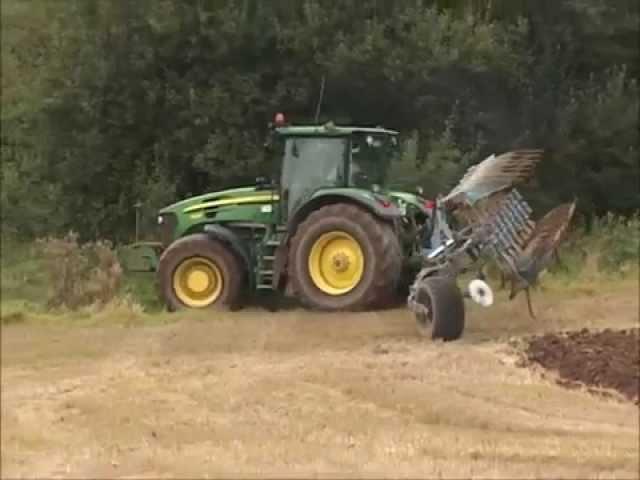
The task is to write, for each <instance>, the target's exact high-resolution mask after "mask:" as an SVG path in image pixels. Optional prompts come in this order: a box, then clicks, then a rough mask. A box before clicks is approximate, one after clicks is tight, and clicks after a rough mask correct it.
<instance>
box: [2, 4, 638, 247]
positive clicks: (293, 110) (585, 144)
mask: <svg viewBox="0 0 640 480" xmlns="http://www.w3.org/2000/svg"><path fill="white" fill-rule="evenodd" d="M638 11H639V7H638V2H637V1H635V0H633V1H631V0H619V1H616V2H601V1H600V0H581V1H574V0H558V1H554V2H548V1H540V2H530V1H527V2H525V1H516V0H491V1H489V0H486V1H484V0H479V1H476V0H474V1H471V2H470V1H468V0H460V1H458V0H448V1H444V0H424V1H387V0H336V1H334V2H320V1H318V0H295V1H293V0H282V1H278V2H261V1H257V0H229V1H225V2H204V1H195V0H180V1H178V0H136V1H135V2H131V1H127V0H108V1H107V0H96V1H91V2H87V1H86V0H66V1H64V2H59V1H55V0H33V1H30V2H22V1H18V0H5V1H4V2H3V6H2V16H3V25H2V26H3V48H2V62H3V63H2V66H3V75H2V87H3V108H2V138H1V140H2V157H3V158H2V161H3V169H2V175H3V177H2V198H1V201H2V209H3V222H2V228H3V230H4V231H8V232H14V233H20V234H22V235H24V236H26V237H30V238H33V237H34V236H42V235H46V234H49V233H52V234H53V233H55V234H57V235H60V234H62V233H63V232H65V231H68V230H70V229H73V230H74V231H77V232H79V234H80V236H81V238H83V239H97V238H109V239H110V240H112V241H114V242H120V241H125V240H128V239H130V238H131V236H132V232H133V228H134V205H136V204H137V203H138V202H142V203H143V213H144V214H145V215H147V217H151V218H152V217H153V212H154V210H155V209H156V208H158V207H159V206H161V205H163V204H166V203H168V202H171V201H173V200H175V199H176V198H179V197H183V196H186V195H189V194H195V193H200V192H203V191H205V190H208V189H216V188H221V187H223V186H226V185H228V184H239V183H248V182H252V181H253V180H254V178H255V177H256V176H258V175H262V174H265V173H267V174H273V173H275V172H274V171H273V170H271V169H270V167H269V165H268V163H267V159H265V158H264V156H263V149H262V142H263V137H264V134H265V130H266V125H267V122H268V121H269V120H271V118H272V115H273V114H274V112H276V111H279V110H282V111H284V112H285V113H286V114H287V116H288V117H289V118H290V119H291V120H292V121H294V122H297V123H299V122H307V121H312V120H313V117H314V114H315V110H316V104H317V101H318V95H319V90H320V83H321V78H322V77H323V76H325V78H326V89H325V94H324V101H323V104H322V109H321V112H320V121H325V120H328V119H333V120H335V121H336V122H338V123H364V124H368V125H376V124H383V125H385V126H388V127H392V128H397V129H400V130H401V131H402V132H403V136H404V138H405V140H408V139H412V140H413V142H412V143H411V146H412V147H414V148H413V149H412V152H413V153H410V154H409V157H410V158H408V159H407V164H406V165H408V168H407V169H405V171H404V172H399V173H403V178H398V179H397V180H398V182H404V183H413V184H415V183H416V182H419V183H420V184H422V185H423V186H424V187H425V189H426V190H427V192H428V193H429V194H430V195H434V194H435V193H436V192H439V191H442V190H444V189H447V188H449V187H450V186H451V183H452V182H453V181H454V180H455V179H456V178H457V177H458V176H459V174H460V173H461V172H462V171H463V170H464V169H465V168H466V167H467V166H468V165H469V164H470V163H471V162H476V161H478V160H480V159H481V158H483V157H484V156H486V155H489V154H491V153H494V152H496V153H498V152H502V151H505V150H508V149H510V148H514V147H536V148H544V149H546V150H547V152H548V161H547V162H545V165H544V168H543V169H542V170H541V172H540V178H539V181H540V185H539V189H538V190H537V191H536V192H534V193H535V194H536V195H535V202H536V206H540V207H542V208H543V209H548V208H549V207H550V206H552V205H554V204H556V203H557V202H558V201H561V200H566V199H568V198H572V196H573V195H574V194H575V195H578V200H579V208H580V209H581V213H583V214H586V215H588V216H593V215H600V216H601V215H603V214H605V213H606V212H609V211H611V212H614V213H616V214H625V215H628V214H630V213H633V211H634V210H637V209H638V208H640V192H638V176H639V168H640V167H639V165H638V162H637V155H638V150H637V143H638V130H637V119H638V105H639V99H638V84H637V82H636V79H637V78H638V75H639V74H640V65H639V62H638V43H637V36H638V19H639V14H638Z"/></svg>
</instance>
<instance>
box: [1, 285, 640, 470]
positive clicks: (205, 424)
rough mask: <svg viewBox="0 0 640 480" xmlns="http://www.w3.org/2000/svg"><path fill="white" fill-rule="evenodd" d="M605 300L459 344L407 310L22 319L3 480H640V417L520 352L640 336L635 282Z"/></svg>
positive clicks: (519, 304) (537, 301)
mask: <svg viewBox="0 0 640 480" xmlns="http://www.w3.org/2000/svg"><path fill="white" fill-rule="evenodd" d="M603 285H605V286H604V287H602V290H601V291H599V289H598V288H595V287H576V288H569V287H567V288H558V289H553V288H552V289H550V290H549V291H547V292H545V294H544V295H543V294H542V293H534V308H535V309H536V311H537V315H538V318H537V319H536V320H533V319H529V318H528V316H527V315H526V306H525V302H524V299H523V298H519V299H517V300H515V301H514V302H511V303H509V302H506V301H504V300H503V299H502V298H500V299H498V305H497V306H495V307H493V308H492V309H489V310H483V309H480V307H473V306H472V307H470V312H469V317H468V327H467V330H466V333H465V336H464V338H463V339H462V340H460V341H458V342H452V343H445V344H443V343H434V342H431V341H430V340H427V339H421V338H418V337H417V336H416V334H415V331H414V324H413V319H412V317H411V315H410V313H409V312H408V311H406V310H404V309H398V310H393V311H387V312H380V313H365V314H354V315H348V316H346V315H321V314H315V313H309V312H304V311H301V310H295V309H294V310H290V311H286V312H280V313H268V312H266V311H263V310H260V309H257V308H255V309H251V310H245V311H242V312H237V313H233V314H218V315H196V314H189V315H183V316H180V317H178V316H172V317H171V320H168V319H167V318H166V317H163V314H156V317H157V319H159V320H156V321H155V322H151V323H150V322H148V321H147V320H145V319H144V317H145V314H140V313H136V312H133V313H132V312H128V313H127V312H124V313H121V314H120V313H117V312H115V313H114V312H112V313H111V314H109V315H111V317H114V316H116V317H117V316H118V315H121V316H122V317H123V318H121V319H120V320H119V321H115V319H114V318H107V316H106V315H107V314H103V315H104V316H102V317H101V316H100V315H97V316H94V317H92V318H94V320H93V322H92V323H90V324H82V323H80V324H79V323H78V322H63V323H60V322H58V323H56V322H54V321H49V320H47V319H37V318H30V317H28V316H26V317H21V316H20V315H14V316H12V317H10V318H8V319H7V320H8V321H6V322H5V321H3V328H2V476H3V477H4V478H10V477H23V476H29V477H36V476H37V477H47V478H56V477H65V478H72V477H76V478H79V477H82V478H96V477H110V478H126V477H129V478H140V477H148V478H151V477H155V478H158V477H165V478H171V477H178V476H179V477H182V478H186V477H192V478H193V477H199V478H202V477H235V478H239V477H242V478H247V477H249V476H253V477H261V478H264V477H268V476H270V477H277V478H283V477H287V476H290V477H296V478H300V477H307V478H308V477H314V476H317V477H324V478H327V477H332V476H333V477H340V478H345V477H354V478H363V477H368V478H373V477H413V478H436V477H458V478H460V477H468V476H474V477H485V478H501V477H502V478H522V477H545V478H550V477H554V478H560V477H564V478H618V479H619V478H638V471H639V470H638V469H639V459H638V451H639V447H640V445H639V444H638V442H639V436H638V421H639V411H638V406H637V405H634V403H633V402H631V401H629V400H627V399H625V398H624V397H622V396H621V395H618V394H616V393H615V392H613V393H612V394H611V395H608V396H602V395H595V394H592V393H588V392H587V391H586V390H585V389H584V388H582V389H581V388H578V389H575V388H571V389H570V388H565V387H563V386H561V385H559V384H558V383H557V382H556V381H555V380H554V378H553V375H554V374H553V372H551V373H545V372H544V371H543V370H542V369H541V367H524V366H522V363H523V362H522V354H521V353H518V352H522V351H523V349H524V348H525V347H524V339H525V338H527V336H529V335H532V334H541V333H548V332H554V331H562V330H579V329H582V328H590V329H602V328H605V327H608V328H613V329H622V328H629V327H636V326H637V325H638V310H639V305H638V284H637V279H630V280H628V281H624V282H619V283H616V284H613V283H609V284H607V283H604V282H603ZM518 345H522V347H519V346H518ZM636 345H637V342H636ZM635 363H636V366H637V359H636V362H635ZM550 375H551V376H550Z"/></svg>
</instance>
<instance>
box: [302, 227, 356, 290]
mask: <svg viewBox="0 0 640 480" xmlns="http://www.w3.org/2000/svg"><path fill="white" fill-rule="evenodd" d="M309 274H310V275H311V280H312V281H313V283H314V284H315V285H316V287H318V288H319V289H320V290H322V291H323V292H324V293H327V294H329V295H343V294H345V293H347V292H349V291H351V290H353V289H354V288H355V287H356V286H357V285H358V283H359V282H360V280H361V279H362V275H363V274H364V254H363V253H362V248H360V245H359V244H358V242H357V241H356V240H355V239H354V238H353V237H352V236H351V235H349V234H347V233H345V232H328V233H325V234H323V235H322V236H321V237H320V238H318V240H316V242H315V243H314V244H313V246H312V247H311V253H310V255H309Z"/></svg>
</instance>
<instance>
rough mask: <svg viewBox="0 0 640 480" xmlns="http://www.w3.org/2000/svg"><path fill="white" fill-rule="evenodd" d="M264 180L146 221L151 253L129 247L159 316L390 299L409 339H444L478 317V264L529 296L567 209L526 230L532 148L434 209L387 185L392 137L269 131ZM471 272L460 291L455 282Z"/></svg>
mask: <svg viewBox="0 0 640 480" xmlns="http://www.w3.org/2000/svg"><path fill="white" fill-rule="evenodd" d="M267 143H268V145H270V146H271V147H270V151H271V154H272V155H273V158H275V159H276V160H277V161H276V162H275V163H276V165H277V167H274V172H273V178H277V181H275V182H273V183H271V182H268V181H267V180H265V179H262V180H260V181H257V182H256V185H254V186H250V187H243V188H233V189H229V190H223V191H219V192H213V193H208V194H206V195H201V196H197V197H193V198H188V199H186V200H183V201H181V202H178V203H175V204H173V205H171V206H169V207H166V208H164V209H162V210H161V211H160V212H159V215H158V224H159V227H160V232H161V245H160V249H161V251H162V253H161V254H160V257H159V259H157V258H156V259H155V260H154V258H153V257H154V251H155V250H153V248H155V247H154V246H153V245H152V246H149V245H146V244H143V245H139V247H140V248H139V249H138V250H139V251H140V252H146V256H147V257H149V259H148V262H147V264H149V265H152V266H156V265H157V269H156V270H157V275H158V280H159V286H160V291H161V295H162V297H163V299H164V301H165V302H166V304H167V306H168V308H169V309H170V310H172V311H175V310H180V309H203V308H211V307H216V308H217V307H223V308H228V309H235V308H238V307H241V306H242V305H243V304H245V303H246V301H247V296H248V295H251V294H254V293H256V292H259V291H266V292H271V293H284V294H285V296H291V297H295V298H297V299H298V300H300V301H302V302H303V304H305V305H306V306H307V307H309V308H312V309H318V310H324V311H345V310H351V311H352V310H372V309H379V308H384V307H385V306H387V305H391V304H393V303H395V301H396V300H400V299H402V300H403V301H405V302H406V305H407V306H408V308H409V309H410V310H411V311H412V312H413V313H414V316H415V319H416V323H417V327H418V331H419V332H420V333H421V334H423V335H427V336H430V337H431V338H433V339H443V340H455V339H458V338H459V337H460V336H461V335H462V333H463V330H464V325H465V303H464V300H465V298H469V299H472V300H473V301H474V302H475V303H477V304H479V305H481V306H484V307H489V306H491V305H492V304H493V298H494V295H493V292H492V290H491V288H490V286H489V285H488V284H487V283H486V282H485V275H484V267H485V266H486V265H487V264H488V263H493V264H495V265H497V266H498V267H499V268H500V270H501V273H502V278H503V280H508V281H509V282H510V283H511V291H510V294H509V299H513V298H514V297H515V296H516V295H517V294H518V292H520V291H524V292H525V293H526V296H527V304H528V306H529V313H530V315H531V316H534V315H533V311H532V308H531V302H530V297H529V288H530V287H532V286H535V285H536V284H537V281H538V277H539V275H540V273H541V272H542V271H543V270H544V269H545V268H547V266H548V265H549V263H550V262H551V261H552V259H554V258H556V259H557V249H558V247H559V245H560V243H561V241H562V240H563V239H564V238H565V237H566V235H567V231H568V227H569V223H570V220H571V218H572V217H573V215H574V212H575V208H576V203H575V201H574V202H571V203H565V204H562V205H559V206H558V207H556V208H554V209H552V210H551V211H550V212H548V213H547V214H546V215H545V216H544V217H542V218H541V219H539V220H538V221H534V220H533V219H532V218H531V213H532V209H531V208H530V206H529V204H528V203H527V201H526V200H525V199H524V198H523V196H522V195H521V194H520V192H518V190H517V189H516V184H519V183H524V182H525V181H526V180H527V179H528V178H529V177H531V175H532V174H533V171H534V167H535V166H536V164H537V163H538V162H539V161H540V160H541V159H542V157H543V155H542V153H543V152H542V151H541V150H516V151H512V152H507V153H504V154H501V155H498V156H495V155H491V156H490V157H487V158H486V159H484V160H483V161H482V162H480V163H478V164H477V165H473V166H471V167H470V168H469V169H468V171H467V172H466V173H465V174H464V175H463V176H462V178H461V179H460V181H459V182H458V184H457V185H456V186H455V187H454V188H453V189H452V190H451V191H450V192H449V193H448V194H447V195H444V196H443V195H439V196H438V197H437V198H436V199H435V201H427V200H425V199H424V198H423V197H422V196H421V195H419V194H418V193H409V192H399V191H395V190H394V189H391V188H389V185H390V183H389V181H390V179H389V178H388V177H389V176H390V171H391V168H392V166H393V162H396V161H397V160H398V156H399V154H400V149H399V141H398V132H395V131H392V130H388V129H385V128H367V127H344V126H341V127H338V126H335V125H333V124H332V123H328V124H325V125H314V126H292V125H287V124H285V122H284V118H283V116H282V115H281V114H278V115H277V116H276V121H275V124H274V126H273V128H272V129H271V137H270V141H269V142H267ZM468 273H471V274H472V277H473V278H472V279H471V280H470V282H469V284H468V286H467V288H465V289H460V288H459V287H458V283H459V280H460V277H461V276H462V275H463V274H468Z"/></svg>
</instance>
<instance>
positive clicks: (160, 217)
mask: <svg viewBox="0 0 640 480" xmlns="http://www.w3.org/2000/svg"><path fill="white" fill-rule="evenodd" d="M163 222H164V217H163V216H162V215H158V225H162V223H163Z"/></svg>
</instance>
